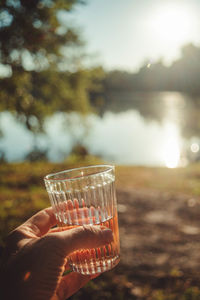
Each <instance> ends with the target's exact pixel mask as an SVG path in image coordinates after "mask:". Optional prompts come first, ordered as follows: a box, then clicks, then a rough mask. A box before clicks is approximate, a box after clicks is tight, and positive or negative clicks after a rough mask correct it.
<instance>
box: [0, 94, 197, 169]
mask: <svg viewBox="0 0 200 300" xmlns="http://www.w3.org/2000/svg"><path fill="white" fill-rule="evenodd" d="M108 97H109V100H110V101H108V104H107V105H106V107H105V108H104V110H103V112H102V116H101V117H100V116H98V115H90V116H88V117H87V118H85V119H84V120H83V119H82V118H81V117H80V116H79V115H78V114H76V113H71V114H55V115H54V116H53V117H51V118H48V119H46V122H45V132H46V134H45V135H44V134H41V135H38V136H37V137H36V138H35V137H34V136H33V134H31V133H29V132H28V131H27V130H26V129H25V128H24V127H23V126H22V125H20V124H19V123H17V122H16V121H15V120H14V118H13V117H12V116H11V115H10V114H9V113H6V112H4V113H1V115H0V121H1V129H2V132H3V134H4V137H3V138H2V139H1V141H0V150H1V151H2V152H3V153H4V156H5V158H6V160H8V161H20V160H23V159H24V158H25V157H26V155H27V154H28V153H29V152H30V151H31V150H33V149H34V147H35V146H36V145H37V147H38V148H39V149H40V150H42V151H46V152H47V156H48V159H49V160H51V161H62V160H63V159H65V158H66V157H67V156H68V155H69V154H70V151H71V150H72V148H73V146H74V145H75V144H76V143H81V144H82V145H83V146H85V147H86V148H87V149H88V152H89V153H90V154H93V155H98V156H100V157H102V158H103V159H104V160H106V161H109V162H113V163H116V164H130V165H146V166H167V167H171V168H173V167H177V166H185V165H187V163H188V162H190V161H194V160H197V159H199V157H200V155H199V142H200V138H199V137H200V133H199V127H198V120H199V117H200V113H199V111H200V110H199V108H198V105H197V103H198V101H197V100H194V99H192V98H189V97H188V96H185V95H183V94H181V93H175V92H165V93H151V94H149V93H134V94H133V93H117V94H116V95H108Z"/></svg>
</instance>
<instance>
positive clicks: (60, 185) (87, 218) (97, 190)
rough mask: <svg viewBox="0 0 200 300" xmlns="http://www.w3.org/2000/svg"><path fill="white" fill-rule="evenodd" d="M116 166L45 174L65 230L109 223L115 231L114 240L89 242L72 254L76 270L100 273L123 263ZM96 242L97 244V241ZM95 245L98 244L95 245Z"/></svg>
mask: <svg viewBox="0 0 200 300" xmlns="http://www.w3.org/2000/svg"><path fill="white" fill-rule="evenodd" d="M114 180H115V176H114V168H113V167H110V166H98V167H94V166H92V167H88V168H78V169H74V170H69V171H66V172H59V173H55V174H52V175H48V176H46V177H45V185H46V188H47V192H48V194H49V198H50V202H51V205H52V207H53V209H54V212H55V216H56V219H57V224H58V226H59V227H60V229H61V230H69V229H71V228H75V227H78V226H82V225H90V226H97V225H98V226H105V227H107V228H110V229H111V230H112V232H113V242H111V243H110V244H106V245H103V246H102V244H98V245H97V246H99V247H97V248H92V249H91V247H89V245H88V244H86V247H84V249H79V250H78V251H75V252H74V253H72V254H70V256H69V258H68V259H69V265H70V266H71V268H72V270H73V271H76V272H79V273H82V274H96V273H100V272H104V271H107V270H110V269H111V268H113V267H114V266H115V265H116V264H117V263H118V262H119V252H120V249H119V230H118V217H117V203H116V194H115V186H114ZM95 245H96V244H95ZM92 246H94V245H92Z"/></svg>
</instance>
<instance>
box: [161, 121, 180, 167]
mask: <svg viewBox="0 0 200 300" xmlns="http://www.w3.org/2000/svg"><path fill="white" fill-rule="evenodd" d="M180 154H181V153H180V145H179V138H178V133H177V130H176V126H175V125H173V124H169V125H168V126H167V132H166V139H165V144H164V148H163V160H164V163H165V166H166V167H167V168H176V167H178V166H179V163H180Z"/></svg>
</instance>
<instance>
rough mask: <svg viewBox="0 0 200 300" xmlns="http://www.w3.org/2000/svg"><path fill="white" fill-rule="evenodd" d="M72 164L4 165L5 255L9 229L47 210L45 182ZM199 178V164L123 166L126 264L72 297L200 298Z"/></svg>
mask: <svg viewBox="0 0 200 300" xmlns="http://www.w3.org/2000/svg"><path fill="white" fill-rule="evenodd" d="M94 163H97V162H96V161H92V162H91V160H90V161H81V164H84V165H88V164H94ZM74 166H76V167H77V166H78V165H77V162H76V164H69V162H64V163H62V164H52V163H47V162H38V163H28V162H26V163H20V164H6V163H3V164H1V165H0V254H1V250H2V248H3V246H4V238H5V236H6V235H7V234H8V232H10V231H11V230H12V229H13V228H15V227H16V226H18V225H19V224H21V223H22V222H23V221H25V220H26V219H27V218H28V217H30V216H31V215H33V214H34V213H35V212H37V211H38V210H40V209H42V208H44V207H47V206H49V199H48V195H47V193H46V190H45V187H44V182H43V177H44V176H45V175H46V174H48V173H52V172H55V171H58V170H64V169H67V168H71V167H74ZM199 178H200V164H194V165H190V166H188V167H187V168H182V169H174V170H170V169H166V168H145V167H133V166H132V167H131V166H118V167H117V168H116V190H117V201H118V214H119V228H120V240H121V261H120V263H119V264H118V265H117V266H116V267H115V268H114V269H113V270H111V271H108V272H105V273H104V274H102V275H101V276H99V277H98V278H96V279H94V280H93V281H91V282H90V283H89V284H88V285H87V286H86V287H84V288H83V289H81V290H80V291H79V292H78V293H77V294H76V295H74V296H73V297H71V299H73V300H80V299H87V300H90V299H91V300H99V299H115V300H122V299H126V300H127V299H133V300H143V299H145V300H200V226H199V223H200V184H199ZM0 258H1V256H0Z"/></svg>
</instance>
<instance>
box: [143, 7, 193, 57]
mask: <svg viewBox="0 0 200 300" xmlns="http://www.w3.org/2000/svg"><path fill="white" fill-rule="evenodd" d="M197 22H198V20H197V16H196V12H195V10H194V7H192V6H190V4H189V3H187V5H186V3H183V2H181V1H180V2H176V1H173V2H172V1H166V2H165V3H164V2H162V1H161V3H160V4H159V6H157V7H155V8H153V9H152V11H151V13H149V16H148V19H147V24H148V36H149V37H150V38H151V39H152V43H153V44H154V46H155V45H156V46H157V47H158V48H160V47H161V48H162V52H163V56H166V57H170V55H172V53H173V52H175V51H178V49H179V50H180V48H181V47H182V46H183V45H184V44H186V43H189V42H191V40H192V39H193V38H195V37H196V33H197V28H198V26H197V24H198V23H197Z"/></svg>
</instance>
